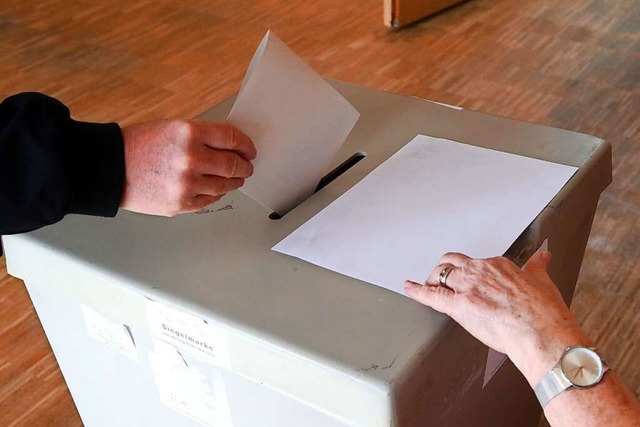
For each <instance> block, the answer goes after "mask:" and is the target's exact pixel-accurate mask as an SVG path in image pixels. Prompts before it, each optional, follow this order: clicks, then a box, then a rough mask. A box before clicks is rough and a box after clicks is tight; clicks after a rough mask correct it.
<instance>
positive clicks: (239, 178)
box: [120, 120, 256, 216]
mask: <svg viewBox="0 0 640 427" xmlns="http://www.w3.org/2000/svg"><path fill="white" fill-rule="evenodd" d="M122 135H123V137H124V149H125V166H126V180H125V185H124V193H123V197H122V202H121V205H120V207H122V208H123V209H126V210H129V211H134V212H141V213H147V214H154V215H162V216H174V215H177V214H180V213H185V212H194V211H197V210H199V209H202V208H203V207H205V206H207V205H209V204H211V203H214V202H215V201H217V200H218V199H220V198H221V197H222V196H223V195H224V194H226V193H227V192H229V191H232V190H235V189H237V188H239V187H241V186H242V184H244V180H245V179H246V178H248V177H249V176H251V174H252V173H253V166H252V164H251V160H253V159H255V157H256V149H255V146H254V145H253V142H252V141H251V139H249V137H248V136H246V135H245V134H243V133H242V132H240V131H239V130H238V129H236V128H234V127H232V126H228V125H225V124H221V123H214V122H207V121H197V120H192V121H186V120H162V121H153V122H146V123H141V124H137V125H132V126H127V127H125V128H123V129H122Z"/></svg>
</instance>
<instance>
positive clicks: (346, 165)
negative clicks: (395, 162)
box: [269, 152, 367, 220]
mask: <svg viewBox="0 0 640 427" xmlns="http://www.w3.org/2000/svg"><path fill="white" fill-rule="evenodd" d="M366 156H367V153H363V152H358V153H355V154H354V155H353V156H351V157H349V158H348V159H347V160H345V161H344V162H342V163H341V164H340V165H339V166H338V167H336V168H335V169H334V170H332V171H331V172H329V173H328V174H326V175H325V176H323V177H322V179H321V180H320V182H319V183H318V186H317V187H316V189H315V191H314V192H313V194H315V193H317V192H318V191H320V190H322V189H323V188H324V187H326V186H327V185H329V184H331V182H332V181H334V180H335V179H337V178H338V177H339V176H340V175H342V174H343V173H345V172H346V171H348V170H349V169H351V168H352V167H353V166H355V165H356V163H358V162H359V161H360V160H362V159H364V158H365V157H366ZM280 218H282V216H280V215H279V214H277V213H275V212H272V213H271V214H270V215H269V219H274V220H277V219H280Z"/></svg>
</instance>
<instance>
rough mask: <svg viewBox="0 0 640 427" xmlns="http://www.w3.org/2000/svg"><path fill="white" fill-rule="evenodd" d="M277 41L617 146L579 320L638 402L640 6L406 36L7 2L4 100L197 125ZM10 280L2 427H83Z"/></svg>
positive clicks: (535, 14) (365, 12) (334, 5)
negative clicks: (28, 97) (34, 99)
mask: <svg viewBox="0 0 640 427" xmlns="http://www.w3.org/2000/svg"><path fill="white" fill-rule="evenodd" d="M269 28H270V29H273V30H275V32H276V33H277V34H278V35H279V36H280V37H281V38H282V39H283V40H284V41H285V42H287V43H288V44H289V45H290V46H291V47H292V48H293V49H294V50H295V51H296V52H298V53H299V54H300V55H301V56H302V57H304V58H305V59H306V60H307V61H308V62H309V63H310V64H311V65H312V66H313V67H314V68H315V69H316V70H318V71H319V72H320V73H321V74H323V75H325V76H328V77H332V78H336V79H340V80H345V81H349V82H353V83H357V84H360V85H364V86H368V87H373V88H378V89H384V90H387V91H393V92H399V93H404V94H408V95H415V96H419V97H425V98H429V99H434V100H438V101H441V102H445V103H449V104H455V105H461V106H464V107H465V108H470V109H476V110H481V111H485V112H489V113H494V114H499V115H504V116H508V117H512V118H516V119H521V120H526V121H531V122H536V123H543V124H547V125H551V126H556V127H561V128H566V129H571V130H575V131H579V132H584V133H590V134H595V135H599V136H602V137H605V138H606V139H608V140H609V141H610V142H611V143H612V144H613V146H614V183H613V185H612V186H611V187H610V188H609V189H608V190H607V191H606V192H605V194H604V195H603V196H602V199H601V203H600V207H599V210H598V214H597V217H596V220H595V224H594V226H593V231H592V235H591V239H590V241H589V246H588V250H587V254H586V259H585V263H584V267H583V269H582V272H581V275H580V279H579V284H578V290H577V295H576V298H575V302H574V304H573V310H574V312H575V313H576V314H577V316H578V317H579V319H580V321H581V323H582V325H583V326H584V328H585V329H586V330H587V331H588V333H589V334H590V335H591V336H592V337H593V338H594V339H595V340H596V342H597V343H598V345H599V347H600V348H601V350H602V352H603V353H604V354H605V356H606V358H607V359H608V361H609V363H610V364H611V365H612V366H613V367H614V369H616V370H617V371H618V372H619V374H620V375H621V377H622V378H624V379H625V381H626V382H627V384H628V385H629V386H630V387H631V388H632V390H633V392H634V393H635V394H636V396H640V362H639V361H640V262H638V260H640V166H639V165H640V0H571V1H568V0H565V1H558V0H471V1H469V2H467V3H464V4H463V5H461V6H460V7H457V8H454V9H452V10H450V11H447V12H446V13H443V14H441V15H438V16H437V17H435V18H432V19H430V20H427V21H424V22H422V23H420V24H418V25H414V26H412V27H410V28H407V29H406V30H403V31H401V32H393V31H389V30H388V29H387V28H384V27H383V26H382V1H381V0H375V1H373V0H348V1H347V0H342V1H340V0H323V1H316V2H309V1H303V0H290V1H288V2H280V1H276V0H233V1H228V0H227V1H221V0H190V1H184V0H180V1H179V0H153V1H152V0H138V1H133V2H132V1H130V0H111V1H109V2H96V1H92V0H38V1H30V0H25V1H2V2H0V98H4V97H6V96H8V95H10V94H13V93H15V92H19V91H26V90H37V91H42V92H46V93H48V94H50V95H53V96H56V97H58V98H60V99H61V100H63V101H64V102H66V103H67V104H68V105H69V106H70V107H71V109H72V112H73V114H74V116H75V117H76V118H77V119H80V120H86V121H118V122H120V123H122V124H128V123H132V122H137V121H140V120H144V119H153V118H160V117H193V116H195V115H197V114H198V113H200V112H202V111H204V110H205V109H207V108H209V107H210V106H212V105H214V104H216V103H217V102H219V101H221V100H222V99H224V98H226V97H227V96H229V95H231V94H232V93H234V92H235V91H237V90H238V88H239V85H240V82H241V79H242V77H243V73H244V70H245V69H246V66H247V64H248V61H249V59H250V58H251V55H252V53H253V51H254V49H255V47H256V45H257V43H258V42H259V41H260V39H261V37H262V36H263V34H264V33H265V31H266V30H267V29H269ZM6 184H7V183H4V185H6ZM9 185H10V184H9ZM0 268H1V272H0V425H1V426H76V425H81V422H80V419H79V417H78V415H77V413H76V410H75V408H74V405H73V402H72V400H71V398H70V396H69V394H68V391H67V389H66V386H65V384H64V381H63V379H62V376H61V374H60V372H59V370H58V368H57V365H56V362H55V360H54V357H53V355H52V353H51V350H50V348H49V346H48V343H47V341H46V338H45V336H44V334H43V332H42V329H41V327H40V326H39V323H38V320H37V317H36V314H35V312H34V310H33V308H32V305H31V303H30V301H29V297H28V295H27V293H26V291H25V289H24V286H23V284H22V283H21V282H19V281H18V280H15V279H12V278H10V277H8V276H7V275H6V271H5V269H4V263H2V264H1V265H0Z"/></svg>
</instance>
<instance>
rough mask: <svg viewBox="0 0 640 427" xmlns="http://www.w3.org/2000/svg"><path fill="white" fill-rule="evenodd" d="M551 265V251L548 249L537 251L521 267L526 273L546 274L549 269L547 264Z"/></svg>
mask: <svg viewBox="0 0 640 427" xmlns="http://www.w3.org/2000/svg"><path fill="white" fill-rule="evenodd" d="M550 265H551V252H549V251H538V252H536V253H535V254H533V256H532V257H531V258H530V259H529V261H527V263H526V264H525V266H524V267H523V268H522V269H523V270H524V271H526V272H527V273H533V274H540V273H544V274H545V275H547V272H548V270H549V266H550Z"/></svg>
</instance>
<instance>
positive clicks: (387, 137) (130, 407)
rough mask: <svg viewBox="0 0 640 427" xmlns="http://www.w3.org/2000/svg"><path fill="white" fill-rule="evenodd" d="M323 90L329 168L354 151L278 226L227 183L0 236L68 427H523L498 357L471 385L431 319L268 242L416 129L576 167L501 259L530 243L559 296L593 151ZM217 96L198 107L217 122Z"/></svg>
mask: <svg viewBox="0 0 640 427" xmlns="http://www.w3.org/2000/svg"><path fill="white" fill-rule="evenodd" d="M332 84H333V85H334V86H335V87H336V88H337V89H338V90H339V91H340V92H341V93H342V94H343V95H344V97H345V98H346V99H347V100H348V101H349V102H350V103H351V104H352V105H353V106H354V107H355V108H356V109H357V110H358V111H359V112H360V113H361V118H360V120H359V122H358V123H357V125H356V127H355V128H354V130H353V131H352V133H351V134H350V136H349V137H348V139H347V141H346V143H345V144H344V146H343V147H342V149H341V151H340V152H339V154H338V157H337V159H336V161H335V166H338V165H340V164H342V163H343V162H344V161H345V160H346V159H349V158H351V157H352V156H353V155H354V154H357V153H365V154H366V156H365V157H364V158H363V159H362V160H361V161H359V162H357V163H356V164H355V165H352V167H350V168H348V169H347V170H346V171H345V172H344V173H342V174H336V175H339V176H338V177H337V178H336V179H335V180H333V181H332V182H330V183H328V184H327V185H326V186H325V187H324V188H322V189H321V190H320V191H318V192H317V193H315V194H314V195H313V196H312V197H310V198H309V199H307V200H306V201H304V202H303V203H302V204H300V205H299V206H298V207H296V208H295V209H293V210H292V211H291V212H289V213H288V214H286V215H285V216H284V217H282V218H280V219H272V218H270V215H271V214H272V212H270V211H269V210H268V209H267V208H265V207H263V206H262V205H260V204H258V203H257V202H255V201H253V200H252V199H250V198H249V197H247V196H246V195H244V194H243V193H241V192H238V191H236V192H233V193H231V194H228V195H227V196H225V197H224V198H223V199H222V200H221V201H220V202H218V203H217V204H215V205H214V206H212V207H211V208H209V209H207V210H205V211H203V212H200V213H198V214H190V215H181V216H179V217H176V218H158V217H151V216H144V215H137V214H132V213H128V212H120V213H119V214H118V216H117V217H116V218H115V219H103V218H92V217H83V216H75V215H71V216H68V217H67V218H65V219H64V220H63V221H62V222H60V223H59V224H56V225H53V226H50V227H46V228H44V229H41V230H38V231H35V232H32V233H28V234H23V235H17V236H6V237H4V247H5V251H6V256H7V266H8V270H9V272H10V273H11V274H12V275H14V276H17V277H19V278H21V279H23V280H24V281H25V282H26V285H27V288H28V290H29V293H30V295H31V298H32V300H33V303H34V305H35V308H36V310H37V312H38V316H39V317H40V320H41V322H42V324H43V326H44V330H45V332H46V334H47V337H48V339H49V341H50V343H51V346H52V347H53V351H54V353H55V356H56V358H57V360H58V363H59V364H60V367H61V369H62V372H63V374H64V377H65V380H66V382H67V384H68V386H69V389H70V390H71V394H72V395H73V399H74V401H75V403H76V405H77V408H78V411H79V412H80V415H81V417H82V420H83V422H84V424H85V425H86V426H88V427H97V426H105V427H116V426H123V427H124V426H126V427H130V426H152V427H169V426H172V427H173V426H199V425H208V426H215V427H219V426H220V427H225V426H234V427H339V426H366V427H383V426H384V427H389V426H394V427H418V426H420V427H430V426H491V427H497V426H536V425H537V423H538V420H539V416H540V414H541V409H540V407H539V405H538V404H537V402H536V400H535V397H534V394H533V392H532V391H531V389H530V388H529V386H528V385H527V383H526V381H525V380H524V378H523V377H522V376H521V375H520V374H519V373H518V372H517V370H516V369H515V368H514V366H513V365H512V364H511V363H510V362H509V361H507V362H506V363H504V364H503V365H502V367H501V368H499V369H497V370H496V371H495V375H493V377H492V378H491V379H490V380H489V381H488V382H487V383H486V384H485V370H486V369H491V370H492V371H493V370H494V369H495V365H496V363H493V364H492V363H490V365H493V367H491V366H490V367H488V366H487V359H488V356H489V349H488V348H487V347H486V346H484V345H482V344H481V343H480V342H478V341H477V340H476V339H474V338H473V337H471V336H470V335H469V334H468V333H467V332H465V331H464V330H463V329H461V328H460V327H459V326H457V325H456V324H455V323H454V322H453V321H452V320H450V319H449V318H448V317H447V316H444V315H441V314H439V313H436V312H435V311H432V310H430V309H428V308H426V307H423V306H421V305H419V304H417V303H415V302H413V301H412V300H410V299H409V298H407V297H405V296H402V295H399V294H396V293H394V292H390V291H388V290H386V289H383V288H380V287H377V286H373V285H371V284H368V283H365V282H361V281H358V280H355V279H351V278H349V277H347V276H343V275H340V274H337V273H334V272H332V271H329V270H326V269H323V268H320V267H318V266H315V265H313V264H311V263H307V262H304V261H301V260H299V259H297V258H293V257H289V256H286V255H283V254H281V253H277V252H274V251H271V250H270V249H271V248H272V247H273V246H274V245H275V244H277V243H278V242H279V241H281V240H282V239H283V238H284V237H286V236H287V235H289V234H290V233H291V232H292V231H294V230H295V229H296V228H298V227H299V226H300V225H301V224H303V223H305V222H306V221H308V220H309V219H310V218H311V217H313V216H314V215H315V214H316V213H318V212H320V211H321V210H322V209H323V208H325V207H326V206H327V205H329V204H330V203H331V202H332V201H334V200H335V199H336V198H338V197H339V196H340V195H342V194H343V193H344V192H345V191H347V190H348V189H350V188H351V187H353V186H354V185H355V184H356V183H358V182H359V181H360V180H362V179H363V177H365V176H366V175H367V174H368V173H370V172H371V171H372V170H374V169H375V168H376V167H377V166H378V165H380V164H381V163H382V162H384V161H385V160H386V159H387V158H388V157H389V156H391V155H392V154H393V153H395V152H396V151H398V149H400V148H401V147H402V146H403V145H405V144H406V143H407V142H409V141H410V140H411V139H412V138H414V137H415V136H416V135H417V134H424V135H430V136H434V137H439V138H446V139H449V140H453V141H459V142H463V143H466V144H471V145H476V146H481V147H487V148H491V149H496V150H500V151H504V152H509V153H515V154H519V155H523V156H528V157H533V158H538V159H543V160H548V161H551V162H557V163H562V164H566V165H572V166H576V167H578V168H579V169H578V171H577V172H576V173H575V175H574V176H573V177H572V178H571V179H570V181H569V182H568V184H567V185H566V186H564V188H563V189H562V190H561V191H560V192H559V193H558V194H557V196H556V197H555V198H554V199H553V200H552V201H551V202H550V203H549V205H548V206H547V207H546V208H545V209H544V210H543V211H542V213H541V214H540V215H538V217H537V218H536V219H535V221H533V222H532V223H531V225H530V226H529V227H528V228H527V229H526V230H525V231H524V232H523V234H522V235H521V236H520V237H519V238H518V239H517V240H516V241H515V242H514V244H513V245H512V247H511V248H510V249H509V250H508V252H507V256H509V257H510V258H511V259H513V260H514V261H516V262H518V263H520V264H522V262H524V260H526V259H527V258H528V257H529V256H530V255H531V254H532V253H533V252H534V251H535V250H536V249H537V248H538V247H539V246H540V245H541V244H542V242H543V241H544V240H546V239H548V240H549V249H550V251H551V252H552V253H553V257H554V260H553V266H552V272H551V275H552V277H553V279H554V280H555V281H556V283H558V285H559V287H560V288H561V291H562V293H563V295H564V297H565V299H566V301H567V302H570V301H571V297H572V295H573V291H574V287H575V284H576V279H577V277H578V271H579V269H580V265H581V262H582V258H583V254H584V249H585V245H586V242H587V238H588V236H589V230H590V227H591V223H592V220H593V216H594V213H595V209H596V205H597V202H598V197H599V195H600V193H601V192H602V191H603V190H604V189H605V187H606V186H607V185H608V184H609V182H610V180H611V148H610V146H609V144H607V143H606V142H604V141H602V140H601V139H599V138H596V137H592V136H588V135H582V134H578V133H574V132H569V131H565V130H559V129H554V128H549V127H545V126H540V125H535V124H530V123H524V122H519V121H514V120H509V119H506V118H501V117H496V116H491V115H487V114H483V113H479V112H474V111H467V110H462V109H458V108H454V107H450V106H444V105H439V104H436V103H433V102H429V101H425V100H421V99H416V98H410V97H404V96H399V95H394V94H389V93H384V92H380V91H376V90H370V89H365V88H361V87H356V86H352V85H348V84H345V83H339V82H333V83H332ZM232 102H233V100H232V99H231V100H228V101H226V102H223V103H222V104H220V105H218V106H216V107H215V108H213V109H212V110H210V111H208V112H206V113H205V114H203V115H202V116H201V117H202V118H206V119H214V120H219V121H223V120H224V119H225V117H226V115H227V113H228V111H229V109H230V107H231V105H232ZM396 208H398V207H396V206H389V209H396ZM505 209H508V207H505ZM416 238H420V239H424V242H425V245H428V244H429V237H428V236H416ZM429 267H430V268H431V267H432V266H429ZM494 356H495V355H494ZM491 359H495V357H492V358H491ZM491 373H493V372H490V373H489V374H491ZM490 376H491V375H488V377H490Z"/></svg>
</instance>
